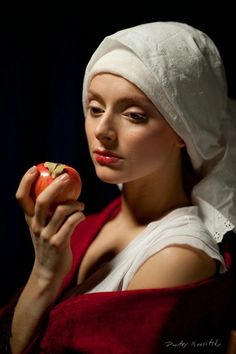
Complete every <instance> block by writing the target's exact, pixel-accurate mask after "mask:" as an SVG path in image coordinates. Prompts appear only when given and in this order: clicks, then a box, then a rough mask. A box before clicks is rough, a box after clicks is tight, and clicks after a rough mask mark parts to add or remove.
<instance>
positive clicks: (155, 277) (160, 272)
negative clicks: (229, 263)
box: [128, 246, 216, 290]
mask: <svg viewBox="0 0 236 354" xmlns="http://www.w3.org/2000/svg"><path fill="white" fill-rule="evenodd" d="M215 272H216V262H215V260H214V259H212V258H210V257H209V256H208V255H207V254H206V253H204V252H203V251H200V250H197V249H195V248H192V247H190V246H186V247H184V246H168V247H166V248H164V249H163V250H161V251H159V252H158V253H156V254H154V255H153V256H152V257H150V258H149V259H148V260H147V261H146V262H145V263H144V264H143V265H142V266H141V267H140V268H139V269H138V271H137V272H136V274H135V275H134V277H133V279H132V280H131V281H130V283H129V287H128V289H129V290H131V289H143V288H144V289H146V288H147V289H148V288H165V287H173V286H179V285H184V284H190V283H193V282H197V281H200V280H204V279H207V278H209V277H211V276H213V275H214V274H215Z"/></svg>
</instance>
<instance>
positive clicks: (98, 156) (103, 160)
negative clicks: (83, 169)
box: [94, 150, 121, 165]
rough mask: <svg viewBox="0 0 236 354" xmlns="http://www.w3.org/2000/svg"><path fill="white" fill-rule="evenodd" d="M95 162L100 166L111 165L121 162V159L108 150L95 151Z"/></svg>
mask: <svg viewBox="0 0 236 354" xmlns="http://www.w3.org/2000/svg"><path fill="white" fill-rule="evenodd" d="M94 157H95V160H96V161H97V162H98V163H100V164H102V165H111V164H114V163H117V162H118V161H119V160H121V157H120V156H118V155H117V154H115V153H113V152H111V151H108V150H95V151H94Z"/></svg>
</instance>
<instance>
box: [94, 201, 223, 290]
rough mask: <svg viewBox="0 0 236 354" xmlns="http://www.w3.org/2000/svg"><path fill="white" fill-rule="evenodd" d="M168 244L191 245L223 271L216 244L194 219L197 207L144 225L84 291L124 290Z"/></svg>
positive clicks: (198, 221) (188, 208)
mask: <svg viewBox="0 0 236 354" xmlns="http://www.w3.org/2000/svg"><path fill="white" fill-rule="evenodd" d="M170 245H183V246H191V247H194V248H196V249H198V250H201V251H203V252H205V253H206V254H207V255H209V256H210V257H211V258H213V259H216V260H218V261H219V263H220V268H219V272H220V273H224V272H225V271H227V269H226V266H225V263H224V258H223V257H222V255H221V254H220V251H219V246H218V244H217V242H216V241H215V240H214V239H213V237H212V236H211V235H210V233H209V232H208V231H207V230H206V228H205V226H204V224H203V223H202V221H201V219H200V218H199V216H198V207H196V206H191V207H183V208H178V209H176V210H174V211H172V212H170V213H169V214H168V215H166V216H165V217H163V218H162V219H161V220H158V221H154V222H151V223H150V224H148V225H147V227H146V228H145V229H144V230H143V231H142V232H141V233H140V234H139V235H138V236H137V237H136V238H135V239H133V240H132V241H131V242H130V243H129V244H128V246H126V247H125V248H124V249H123V250H122V251H121V252H120V253H119V254H117V255H116V256H115V257H114V258H113V259H112V260H111V261H110V262H109V269H110V271H109V274H108V275H107V276H106V277H105V278H104V279H103V280H102V281H101V282H100V283H99V284H97V285H96V286H95V287H94V288H92V289H91V290H90V291H88V292H89V293H93V292H101V291H118V290H126V289H127V287H128V285H129V282H130V280H131V279H132V278H133V276H134V274H135V272H136V271H137V270H138V268H139V267H140V266H141V265H142V264H143V263H144V262H145V261H146V260H147V259H148V258H149V257H151V256H152V255H154V254H155V253H157V252H159V251H160V250H162V249H163V248H165V247H167V246H170ZM156 271H157V272H160V271H161V270H160V269H157V270H156Z"/></svg>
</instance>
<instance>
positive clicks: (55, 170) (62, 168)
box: [31, 162, 82, 203]
mask: <svg viewBox="0 0 236 354" xmlns="http://www.w3.org/2000/svg"><path fill="white" fill-rule="evenodd" d="M36 167H37V169H38V171H39V175H38V177H37V179H36V181H35V182H34V183H33V185H32V188H31V196H32V198H33V200H35V199H36V198H37V196H38V195H39V194H40V193H41V192H42V191H43V190H44V189H45V188H46V187H47V186H48V185H49V184H50V183H52V181H53V180H54V179H55V178H56V177H58V176H60V175H61V174H63V173H67V174H68V175H69V183H67V187H66V188H63V190H62V191H61V193H59V194H58V195H57V197H56V200H55V203H62V202H65V201H69V200H77V199H78V198H79V196H80V193H81V189H82V181H81V178H80V174H79V173H78V172H77V171H76V169H74V168H73V167H71V166H68V165H64V164H61V163H54V162H44V163H39V164H38V165H36Z"/></svg>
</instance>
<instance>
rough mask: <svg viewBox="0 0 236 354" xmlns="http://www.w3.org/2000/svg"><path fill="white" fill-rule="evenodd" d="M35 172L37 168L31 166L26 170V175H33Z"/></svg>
mask: <svg viewBox="0 0 236 354" xmlns="http://www.w3.org/2000/svg"><path fill="white" fill-rule="evenodd" d="M36 171H37V167H36V166H32V167H30V169H29V170H28V173H31V174H34V173H35V172H36Z"/></svg>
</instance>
